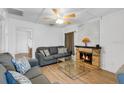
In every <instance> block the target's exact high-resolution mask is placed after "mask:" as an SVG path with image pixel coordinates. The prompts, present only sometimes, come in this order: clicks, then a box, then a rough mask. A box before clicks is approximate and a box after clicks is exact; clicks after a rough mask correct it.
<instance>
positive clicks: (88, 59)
mask: <svg viewBox="0 0 124 93" xmlns="http://www.w3.org/2000/svg"><path fill="white" fill-rule="evenodd" d="M80 59H81V60H82V61H83V62H86V63H89V64H92V53H87V52H82V51H81V52H80Z"/></svg>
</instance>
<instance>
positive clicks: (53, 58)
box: [35, 46, 71, 66]
mask: <svg viewBox="0 0 124 93" xmlns="http://www.w3.org/2000/svg"><path fill="white" fill-rule="evenodd" d="M59 48H64V46H54V47H38V48H37V49H36V52H35V56H36V58H37V59H38V61H39V65H40V66H45V65H49V64H53V63H56V62H57V59H58V58H63V57H68V56H71V51H68V50H67V52H65V53H59V52H58V49H59ZM46 49H47V50H48V51H49V53H50V55H49V56H44V55H43V54H42V53H41V52H40V50H46Z"/></svg>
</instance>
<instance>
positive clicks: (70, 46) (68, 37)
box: [65, 32, 74, 55]
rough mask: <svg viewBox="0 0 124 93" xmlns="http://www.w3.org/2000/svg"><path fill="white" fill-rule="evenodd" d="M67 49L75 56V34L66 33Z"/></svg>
mask: <svg viewBox="0 0 124 93" xmlns="http://www.w3.org/2000/svg"><path fill="white" fill-rule="evenodd" d="M65 47H66V48H67V49H68V51H71V53H72V54H73V55H74V32H69V33H65Z"/></svg>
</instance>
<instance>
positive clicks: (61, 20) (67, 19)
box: [44, 8, 76, 24]
mask: <svg viewBox="0 0 124 93" xmlns="http://www.w3.org/2000/svg"><path fill="white" fill-rule="evenodd" d="M51 12H52V13H53V16H54V17H53V16H51V17H45V18H44V19H51V20H52V19H54V20H55V22H56V24H72V23H73V22H72V19H73V18H75V17H76V14H75V13H74V12H72V13H68V14H67V15H64V16H61V14H60V13H61V12H60V9H59V8H53V9H51Z"/></svg>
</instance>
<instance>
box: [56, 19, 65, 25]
mask: <svg viewBox="0 0 124 93" xmlns="http://www.w3.org/2000/svg"><path fill="white" fill-rule="evenodd" d="M56 23H57V24H63V23H64V21H63V20H62V19H57V20H56Z"/></svg>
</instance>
